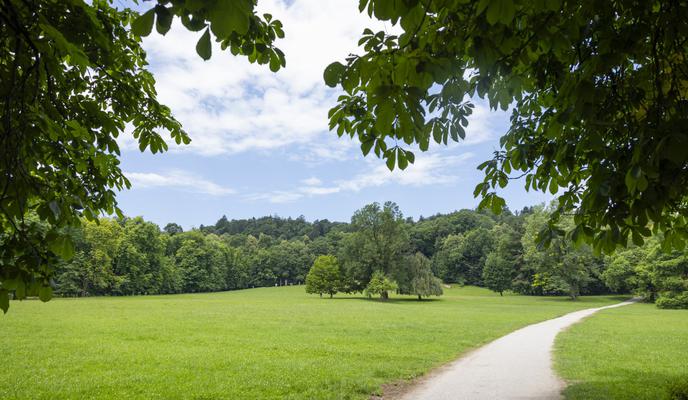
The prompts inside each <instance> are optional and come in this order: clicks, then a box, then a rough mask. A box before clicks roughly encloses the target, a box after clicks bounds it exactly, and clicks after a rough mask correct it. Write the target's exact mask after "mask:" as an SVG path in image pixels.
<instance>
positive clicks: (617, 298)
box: [535, 294, 633, 303]
mask: <svg viewBox="0 0 688 400" xmlns="http://www.w3.org/2000/svg"><path fill="white" fill-rule="evenodd" d="M535 297H538V298H539V300H541V301H554V302H561V301H571V302H579V303H587V302H594V301H595V300H596V299H600V298H605V299H611V300H614V301H618V302H622V301H626V300H630V299H632V298H633V296H631V295H630V294H628V295H623V294H619V295H603V294H602V295H590V296H588V295H585V296H581V297H579V298H577V299H576V300H571V298H570V297H568V296H535Z"/></svg>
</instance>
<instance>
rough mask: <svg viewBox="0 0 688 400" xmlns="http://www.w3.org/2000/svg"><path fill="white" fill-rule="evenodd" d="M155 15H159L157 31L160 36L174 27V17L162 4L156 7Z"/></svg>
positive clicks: (156, 25)
mask: <svg viewBox="0 0 688 400" xmlns="http://www.w3.org/2000/svg"><path fill="white" fill-rule="evenodd" d="M155 14H156V15H157V18H156V20H155V30H157V31H158V33H159V34H161V35H165V34H166V33H167V32H169V30H170V27H171V26H172V17H173V15H172V13H171V12H170V10H169V9H168V8H167V7H165V6H162V5H160V4H158V5H156V6H155Z"/></svg>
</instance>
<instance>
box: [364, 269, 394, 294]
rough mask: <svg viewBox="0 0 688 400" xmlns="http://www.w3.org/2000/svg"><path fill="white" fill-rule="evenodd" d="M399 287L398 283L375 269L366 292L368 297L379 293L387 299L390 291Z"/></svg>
mask: <svg viewBox="0 0 688 400" xmlns="http://www.w3.org/2000/svg"><path fill="white" fill-rule="evenodd" d="M398 287H399V286H398V285H397V283H396V282H394V281H393V280H391V279H389V278H388V277H387V275H385V274H384V273H383V272H382V271H375V272H374V273H373V276H372V277H371V278H370V282H368V286H366V288H365V293H366V294H367V295H368V297H370V296H372V295H374V294H378V295H380V298H381V299H383V300H387V299H388V298H389V292H390V291H391V290H397V288H398Z"/></svg>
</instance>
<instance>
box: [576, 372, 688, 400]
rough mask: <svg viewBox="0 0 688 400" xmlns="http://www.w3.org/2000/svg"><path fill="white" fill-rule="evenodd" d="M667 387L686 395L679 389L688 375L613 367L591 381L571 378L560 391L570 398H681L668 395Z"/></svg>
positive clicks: (687, 382) (682, 386) (685, 393)
mask: <svg viewBox="0 0 688 400" xmlns="http://www.w3.org/2000/svg"><path fill="white" fill-rule="evenodd" d="M684 385H685V386H684ZM684 388H685V389H684ZM671 389H673V391H680V392H681V395H683V396H686V395H688V392H683V390H686V389H688V376H681V375H673V374H671V375H670V374H660V373H653V372H643V371H637V370H632V369H628V368H616V369H614V370H611V371H605V374H604V375H603V376H600V377H598V379H596V380H595V381H592V382H575V381H574V382H571V383H570V384H569V385H568V386H567V387H566V389H565V390H564V395H565V397H566V398H567V399H573V400H577V399H585V400H606V399H622V398H623V399H634V400H655V399H678V398H681V399H682V398H684V397H670V396H669V393H670V391H671Z"/></svg>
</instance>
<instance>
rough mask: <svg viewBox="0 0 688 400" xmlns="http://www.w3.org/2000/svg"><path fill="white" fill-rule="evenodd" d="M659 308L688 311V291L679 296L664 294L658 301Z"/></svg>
mask: <svg viewBox="0 0 688 400" xmlns="http://www.w3.org/2000/svg"><path fill="white" fill-rule="evenodd" d="M657 307H659V308H664V309H688V291H686V292H683V293H679V294H673V293H668V294H667V293H662V294H661V295H660V296H659V298H658V299H657Z"/></svg>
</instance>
